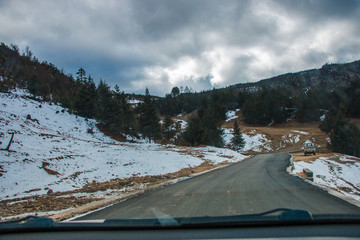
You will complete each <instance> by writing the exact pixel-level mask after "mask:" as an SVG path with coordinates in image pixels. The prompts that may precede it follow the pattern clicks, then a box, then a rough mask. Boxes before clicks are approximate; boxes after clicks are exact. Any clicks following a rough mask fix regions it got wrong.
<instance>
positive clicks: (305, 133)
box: [291, 129, 309, 135]
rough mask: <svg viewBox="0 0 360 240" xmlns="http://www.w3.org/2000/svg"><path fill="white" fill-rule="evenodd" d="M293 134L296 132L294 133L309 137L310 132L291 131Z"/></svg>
mask: <svg viewBox="0 0 360 240" xmlns="http://www.w3.org/2000/svg"><path fill="white" fill-rule="evenodd" d="M291 131H292V132H294V133H299V134H302V135H309V133H308V132H304V131H299V130H293V129H292V130H291Z"/></svg>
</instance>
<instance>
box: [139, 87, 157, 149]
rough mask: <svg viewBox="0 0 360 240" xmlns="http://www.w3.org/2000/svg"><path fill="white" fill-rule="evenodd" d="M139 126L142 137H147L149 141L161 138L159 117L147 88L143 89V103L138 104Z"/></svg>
mask: <svg viewBox="0 0 360 240" xmlns="http://www.w3.org/2000/svg"><path fill="white" fill-rule="evenodd" d="M139 126H140V132H141V133H142V134H143V137H144V138H148V139H149V142H151V141H152V140H156V139H160V138H161V125H160V118H159V116H158V114H157V109H156V105H155V103H154V102H153V101H152V100H151V96H150V93H149V89H148V88H146V90H145V97H144V103H143V104H141V106H140V117H139Z"/></svg>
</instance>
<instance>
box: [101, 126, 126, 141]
mask: <svg viewBox="0 0 360 240" xmlns="http://www.w3.org/2000/svg"><path fill="white" fill-rule="evenodd" d="M96 126H97V128H98V129H99V130H100V131H101V132H102V133H104V134H105V135H106V136H108V137H111V138H112V139H115V140H117V141H119V142H127V140H126V137H125V136H124V135H121V134H114V133H113V132H111V131H108V130H107V129H105V128H104V126H103V125H102V124H96Z"/></svg>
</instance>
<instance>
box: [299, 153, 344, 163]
mask: <svg viewBox="0 0 360 240" xmlns="http://www.w3.org/2000/svg"><path fill="white" fill-rule="evenodd" d="M292 155H293V161H294V162H298V161H302V162H314V161H315V160H316V159H318V158H319V157H331V158H334V157H339V155H338V154H336V153H317V154H316V155H307V156H304V153H303V152H299V153H293V154H292Z"/></svg>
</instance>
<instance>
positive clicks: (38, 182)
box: [0, 92, 245, 199]
mask: <svg viewBox="0 0 360 240" xmlns="http://www.w3.org/2000/svg"><path fill="white" fill-rule="evenodd" d="M24 95H26V94H24V93H23V92H16V93H9V94H6V93H0V142H1V143H0V149H2V150H1V151H0V182H1V185H0V199H9V198H14V197H23V196H30V195H37V194H45V193H47V191H48V189H52V190H53V191H54V192H56V191H67V190H73V189H77V188H81V187H83V186H84V185H86V184H87V183H91V182H93V181H97V182H102V181H108V180H110V179H113V178H126V177H130V176H144V175H158V174H165V173H170V172H176V171H178V170H180V169H182V168H186V167H192V166H197V165H200V164H201V163H202V162H203V161H205V160H211V161H213V162H215V163H218V162H222V161H238V160H241V159H244V158H245V156H244V155H242V154H239V153H237V152H234V151H231V150H228V149H218V148H209V147H206V148H196V149H195V152H196V151H198V152H200V153H201V154H199V155H196V154H194V153H193V150H192V149H191V148H188V149H187V150H186V151H183V150H179V149H176V147H169V146H162V145H158V144H146V143H143V142H142V143H120V142H117V141H115V140H112V139H111V138H109V137H107V136H105V135H104V134H103V133H101V132H100V131H99V130H98V129H97V127H96V122H95V120H92V119H89V120H86V119H85V118H82V117H77V116H75V115H72V114H70V113H69V112H68V111H67V110H66V109H63V108H62V107H60V106H57V105H55V104H49V103H44V102H42V103H41V102H38V101H35V100H31V99H28V98H25V97H24ZM29 114H30V115H31V116H28V115H29ZM90 129H92V132H93V133H89V132H91V131H89V130H90ZM12 132H13V133H15V134H14V139H13V143H12V145H11V147H10V150H11V151H5V150H4V149H5V148H6V146H7V144H8V143H9V140H10V137H11V135H10V134H9V133H12Z"/></svg>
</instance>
